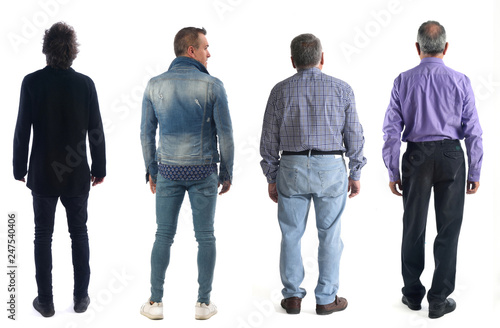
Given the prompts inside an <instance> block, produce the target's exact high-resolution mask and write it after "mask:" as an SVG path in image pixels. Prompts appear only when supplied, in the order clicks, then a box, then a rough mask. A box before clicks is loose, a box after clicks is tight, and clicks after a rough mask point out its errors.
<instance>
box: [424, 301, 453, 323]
mask: <svg viewBox="0 0 500 328" xmlns="http://www.w3.org/2000/svg"><path fill="white" fill-rule="evenodd" d="M456 308H457V303H455V301H454V300H453V299H452V298H447V299H446V300H445V301H444V302H443V303H441V304H429V318H431V319H437V318H441V317H442V316H443V315H445V314H447V313H450V312H453V311H455V309H456Z"/></svg>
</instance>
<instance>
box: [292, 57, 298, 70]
mask: <svg viewBox="0 0 500 328" xmlns="http://www.w3.org/2000/svg"><path fill="white" fill-rule="evenodd" d="M290 59H291V60H292V66H293V68H297V67H296V66H295V62H294V61H293V57H290Z"/></svg>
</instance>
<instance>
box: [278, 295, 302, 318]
mask: <svg viewBox="0 0 500 328" xmlns="http://www.w3.org/2000/svg"><path fill="white" fill-rule="evenodd" d="M301 302H302V299H301V298H300V297H289V298H284V299H282V300H281V307H282V308H284V309H285V310H286V313H288V314H299V313H300V303H301Z"/></svg>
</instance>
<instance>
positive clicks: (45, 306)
mask: <svg viewBox="0 0 500 328" xmlns="http://www.w3.org/2000/svg"><path fill="white" fill-rule="evenodd" d="M33 307H34V308H35V310H37V311H38V312H40V314H41V315H42V316H44V317H45V318H49V317H52V316H53V315H54V313H56V311H54V303H52V302H50V303H40V301H39V300H38V297H36V298H35V299H34V300H33Z"/></svg>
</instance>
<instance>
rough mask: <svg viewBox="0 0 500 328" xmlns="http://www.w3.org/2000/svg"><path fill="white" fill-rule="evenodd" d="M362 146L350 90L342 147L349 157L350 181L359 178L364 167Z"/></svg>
mask: <svg viewBox="0 0 500 328" xmlns="http://www.w3.org/2000/svg"><path fill="white" fill-rule="evenodd" d="M364 144H365V138H364V136H363V127H362V126H361V123H360V122H359V118H358V114H357V112H356V102H355V100H354V93H353V92H352V89H351V90H350V91H349V94H348V97H347V103H346V107H345V125H344V145H345V148H346V156H347V157H349V177H350V178H351V179H352V180H359V179H360V178H361V168H362V167H363V166H365V165H366V162H367V160H366V158H365V157H364V156H363V147H364Z"/></svg>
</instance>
